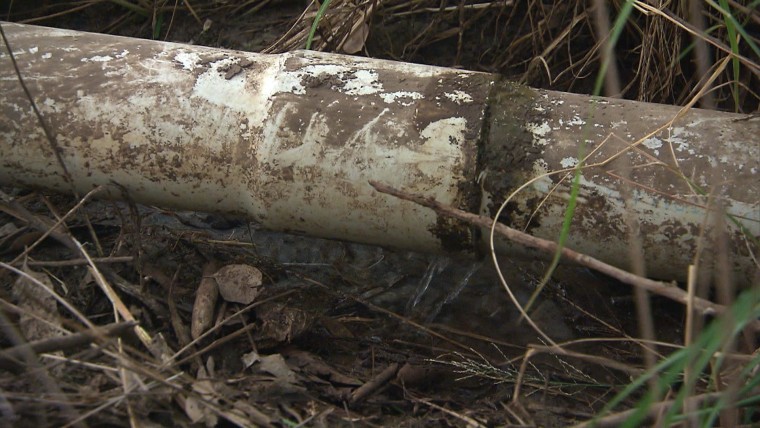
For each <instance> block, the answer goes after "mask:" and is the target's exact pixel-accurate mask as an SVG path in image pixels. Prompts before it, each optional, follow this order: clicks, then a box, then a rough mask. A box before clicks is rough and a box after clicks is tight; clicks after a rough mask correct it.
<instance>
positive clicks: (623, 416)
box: [574, 392, 724, 428]
mask: <svg viewBox="0 0 760 428" xmlns="http://www.w3.org/2000/svg"><path fill="white" fill-rule="evenodd" d="M723 394H724V392H710V393H708V394H701V395H695V396H693V397H689V398H687V399H686V401H687V402H688V403H689V404H690V405H692V406H694V408H704V407H705V406H706V405H708V404H709V403H714V402H715V401H716V400H719V399H720V398H721V396H722V395H723ZM673 404H676V400H668V401H661V402H659V403H654V404H650V405H649V409H648V410H647V414H646V417H647V418H653V417H654V416H655V415H657V414H658V413H660V412H666V411H667V410H668V409H670V407H671V406H673ZM638 411H639V409H637V408H636V409H630V410H626V411H623V412H619V413H613V414H611V415H608V416H605V417H603V418H599V419H592V420H590V421H586V422H582V423H580V424H578V425H575V426H574V428H586V427H592V426H593V427H616V426H620V425H621V424H622V423H623V422H625V421H627V420H628V419H629V418H630V417H631V416H632V415H633V414H634V413H636V412H638Z"/></svg>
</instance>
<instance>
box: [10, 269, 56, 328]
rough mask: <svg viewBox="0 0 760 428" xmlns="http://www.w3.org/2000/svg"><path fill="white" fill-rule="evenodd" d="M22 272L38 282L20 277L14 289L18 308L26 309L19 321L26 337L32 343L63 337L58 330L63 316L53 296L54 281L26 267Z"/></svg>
mask: <svg viewBox="0 0 760 428" xmlns="http://www.w3.org/2000/svg"><path fill="white" fill-rule="evenodd" d="M21 270H22V271H23V272H25V273H26V274H28V275H29V276H30V277H32V278H34V279H35V280H36V281H32V280H30V279H28V278H26V277H24V276H20V277H19V278H18V279H17V280H16V284H15V286H14V287H13V296H14V297H15V299H16V301H17V302H18V306H19V307H21V308H22V309H24V313H22V314H21V319H20V320H19V327H20V330H21V332H22V333H23V335H24V337H25V338H26V340H28V341H30V342H31V341H34V340H40V339H49V338H51V337H58V336H61V330H60V329H58V328H56V327H60V326H61V316H60V314H58V305H57V303H56V301H55V298H54V297H53V295H52V290H54V287H53V283H52V281H50V278H49V277H48V276H47V275H46V274H44V273H41V272H35V271H33V270H31V269H29V267H28V266H26V265H24V266H23V267H22V268H21ZM46 288H47V290H46ZM31 314H33V315H34V316H32V315H31Z"/></svg>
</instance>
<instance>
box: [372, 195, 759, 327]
mask: <svg viewBox="0 0 760 428" xmlns="http://www.w3.org/2000/svg"><path fill="white" fill-rule="evenodd" d="M369 184H370V185H371V186H372V187H374V188H375V190H377V191H378V192H381V193H387V194H389V195H392V196H395V197H397V198H400V199H403V200H407V201H411V202H414V203H416V204H419V205H422V206H424V207H427V208H430V209H433V210H435V211H436V212H437V213H439V214H442V215H445V216H448V217H453V218H456V219H459V220H462V221H465V222H467V223H470V224H473V225H476V226H480V227H483V228H489V229H490V228H491V226H492V225H493V223H494V221H493V219H491V218H489V217H485V216H480V215H477V214H472V213H469V212H466V211H462V210H460V209H457V208H454V207H450V206H448V205H444V204H442V203H440V202H438V201H436V200H435V199H432V198H426V197H423V196H420V195H413V194H411V193H407V192H405V191H403V190H398V189H395V188H393V187H390V186H388V185H385V184H382V183H378V182H376V181H370V182H369ZM495 230H496V232H497V233H498V234H500V235H502V236H504V237H505V238H507V239H509V240H511V241H514V242H517V243H519V244H522V245H525V246H527V247H531V248H536V249H538V250H541V251H544V252H546V253H549V254H554V253H555V252H556V251H557V244H556V243H555V242H553V241H549V240H546V239H541V238H537V237H535V236H531V235H529V234H527V233H524V232H520V231H519V230H516V229H513V228H511V227H509V226H506V225H504V224H501V223H496V224H495ZM561 254H562V257H563V258H565V259H566V260H570V261H573V262H575V263H577V264H579V265H581V266H585V267H587V268H590V269H594V270H596V271H598V272H601V273H603V274H605V275H608V276H610V277H613V278H615V279H617V280H618V281H620V282H622V283H624V284H628V285H632V286H634V287H641V288H643V289H645V290H647V291H649V292H652V293H654V294H657V295H660V296H663V297H667V298H669V299H671V300H674V301H676V302H679V303H681V304H684V305H685V304H687V303H688V301H689V298H688V295H687V293H686V292H685V291H683V290H681V289H680V288H678V287H677V286H674V285H671V284H668V283H665V282H660V281H654V280H651V279H649V278H644V277H641V276H637V275H634V274H632V273H630V272H626V271H624V270H622V269H620V268H616V267H614V266H612V265H609V264H607V263H604V262H602V261H601V260H598V259H595V258H593V257H591V256H588V255H586V254H582V253H579V252H577V251H573V250H571V249H569V248H566V247H565V248H562V252H561ZM693 303H694V309H696V310H698V311H699V312H701V313H702V314H703V315H713V314H722V313H724V312H726V309H727V308H726V307H725V306H724V305H720V304H717V303H713V302H711V301H709V300H706V299H702V298H698V297H697V298H694V301H693ZM749 325H750V326H751V327H752V328H754V329H755V330H760V321H753V322H751V323H750V324H749Z"/></svg>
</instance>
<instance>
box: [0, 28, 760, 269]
mask: <svg viewBox="0 0 760 428" xmlns="http://www.w3.org/2000/svg"><path fill="white" fill-rule="evenodd" d="M2 25H3V27H4V29H5V32H6V34H7V37H8V39H9V42H10V45H11V47H12V49H13V53H14V56H15V57H16V59H17V61H18V64H19V67H20V71H21V74H22V76H23V78H24V81H25V82H26V84H27V85H28V86H29V89H30V91H31V93H32V95H33V97H34V100H35V102H36V104H37V106H38V107H39V108H40V110H41V111H42V114H43V116H44V118H45V120H46V121H47V123H48V124H49V126H50V127H51V129H52V130H53V132H54V134H55V136H56V139H57V145H58V147H59V150H60V155H61V159H62V161H63V163H64V164H65V166H66V169H67V170H68V172H69V174H70V176H71V179H72V182H71V183H69V182H67V180H66V178H65V174H64V172H63V168H62V167H61V165H60V164H59V162H58V160H57V159H56V154H55V152H54V151H53V148H52V147H51V144H50V143H49V142H48V141H47V140H46V138H45V135H44V133H43V131H42V128H41V126H40V124H39V121H38V119H37V117H36V116H35V114H34V113H33V111H32V108H31V104H30V102H29V100H28V99H27V97H26V95H25V94H24V92H23V91H22V89H21V87H20V86H19V84H18V79H17V77H16V75H15V72H14V69H13V67H12V65H11V62H10V57H9V55H8V54H7V52H6V51H3V52H2V54H0V90H1V93H0V100H1V102H2V106H1V107H0V108H1V109H2V117H0V182H1V183H3V184H12V185H23V186H30V187H40V188H46V189H53V190H58V191H64V192H71V191H72V190H76V191H77V192H80V193H83V192H86V191H88V190H89V189H91V188H92V187H94V186H98V185H109V184H112V183H116V184H118V186H108V188H107V190H106V193H107V196H109V197H113V198H121V197H123V196H124V195H123V192H127V193H128V194H129V196H130V197H131V198H133V199H134V200H135V201H137V202H141V203H145V204H152V205H157V206H162V207H167V208H175V209H190V210H198V211H216V212H225V213H230V214H237V215H243V216H245V217H247V218H250V219H252V220H255V221H257V222H259V223H260V224H261V225H262V226H264V227H266V228H269V229H273V230H282V231H289V232H297V233H303V234H308V235H313V236H319V237H326V238H336V239H343V240H351V241H357V242H364V243H372V244H379V245H390V246H395V247H403V248H409V249H413V250H421V251H442V250H446V251H449V250H464V251H475V250H476V249H477V248H478V247H480V246H481V245H482V240H483V236H482V233H481V231H476V230H472V229H471V228H470V227H469V226H467V225H464V224H461V223H458V222H456V221H453V220H451V219H448V218H443V217H439V216H437V215H436V214H435V213H434V212H432V211H431V210H428V209H426V208H422V207H419V206H417V205H415V204H413V203H410V202H405V201H401V200H398V199H396V198H393V197H390V196H388V195H382V194H379V193H377V192H376V191H375V190H374V189H373V188H372V187H371V186H370V185H369V184H368V181H369V180H376V181H379V182H382V183H385V184H387V185H390V186H392V187H396V188H400V189H404V190H406V191H408V192H412V193H417V194H422V195H425V196H428V197H432V198H435V199H437V200H439V201H440V202H442V203H445V204H448V205H452V206H455V207H457V208H461V209H464V210H468V211H472V212H478V211H480V212H482V213H484V214H488V215H493V214H495V212H496V209H497V208H498V205H499V204H501V203H502V202H503V201H504V200H505V198H507V196H509V195H510V194H511V193H512V192H513V191H514V190H515V189H517V188H518V187H519V186H521V185H522V184H523V183H526V182H528V181H529V180H532V179H536V180H535V181H534V182H532V183H531V184H530V185H528V186H527V187H526V188H525V189H524V190H523V191H520V192H518V193H517V194H516V195H515V197H514V198H512V199H511V200H510V202H509V203H508V204H507V207H506V210H505V211H504V212H503V213H502V217H501V218H500V220H502V221H503V222H505V223H507V224H509V225H511V226H513V227H516V228H519V229H524V230H527V231H528V232H530V233H532V234H534V235H536V236H540V237H544V238H547V239H553V240H554V239H556V238H557V236H558V235H559V231H560V229H561V223H562V219H563V216H564V209H565V206H566V205H567V200H568V195H569V189H570V187H569V183H570V179H568V178H567V177H565V174H554V175H548V176H543V174H546V173H548V172H552V171H558V170H563V169H568V168H572V167H574V166H575V165H577V163H578V162H579V159H580V158H582V157H583V156H585V155H583V153H588V154H590V157H589V158H588V159H587V160H586V161H585V165H590V166H588V167H586V168H585V169H584V170H583V174H582V177H581V192H580V197H579V198H578V208H577V210H576V216H575V219H574V223H573V227H572V229H571V235H570V240H569V242H568V246H570V247H572V248H574V249H576V250H579V251H582V252H585V253H588V254H590V255H593V256H595V257H597V258H600V259H602V260H604V261H608V262H610V263H612V264H615V265H617V266H621V267H627V266H628V264H629V261H628V260H629V246H628V240H629V238H628V237H629V235H630V234H631V233H630V232H629V231H630V230H631V229H629V228H630V227H632V226H631V225H633V227H634V229H633V230H634V235H636V236H640V237H641V240H642V244H643V248H644V257H645V261H646V263H647V267H648V269H649V273H650V274H652V275H655V276H659V277H664V278H675V279H683V278H684V276H685V274H686V267H687V266H688V264H689V263H692V260H693V256H694V253H695V251H696V249H697V246H698V243H699V242H700V236H701V235H702V234H704V233H703V232H704V231H707V232H708V233H707V235H708V236H709V235H711V234H712V232H710V231H711V230H725V231H726V233H727V236H728V240H729V242H730V245H729V248H730V249H731V252H732V254H731V260H732V263H734V268H735V271H736V272H738V274H739V277H740V278H742V279H746V278H749V277H750V275H752V272H753V271H754V269H755V265H754V261H753V257H754V256H753V254H756V252H757V249H758V248H757V237H758V236H760V209H759V208H758V201H760V184H759V183H758V181H759V180H758V174H760V152H759V148H758V135H760V120H758V118H756V117H755V118H753V117H749V116H742V115H733V114H726V113H718V112H712V111H701V110H696V109H691V110H689V111H688V112H686V113H685V114H684V115H682V117H680V118H678V119H677V120H675V121H672V119H673V118H674V117H675V116H676V115H677V113H678V110H679V109H678V108H677V107H671V106H663V105H654V104H646V103H637V102H630V101H621V100H612V99H604V98H591V97H587V96H582V95H573V94H567V93H560V92H552V91H542V90H535V89H531V88H527V87H524V86H519V85H515V84H512V83H509V82H504V81H502V80H501V79H499V77H498V76H495V75H492V74H486V73H478V72H469V71H462V70H455V69H446V68H439V67H431V66H425V65H416V64H406V63H399V62H392V61H385V60H375V59H368V58H359V57H350V56H343V55H333V54H324V53H317V52H307V51H300V52H292V53H287V54H280V55H260V54H254V53H247V52H239V51H229V50H221V49H213V48H207V47H200V46H188V45H180V44H173V43H166V42H158V41H149V40H139V39H131V38H123V37H116V36H108V35H102V34H92V33H82V32H75V31H68V30H60V29H51V28H44V27H36V26H28V25H20V24H10V23H4V24H2ZM660 125H662V130H661V131H660V132H656V133H653V132H652V131H653V130H655V129H657V128H658V127H659V126H660ZM650 134H651V135H650ZM637 142H638V143H637ZM634 143H635V144H634ZM724 212H726V213H728V215H724V214H723V213H724ZM710 213H712V214H716V215H710ZM720 224H722V226H720ZM713 225H719V226H720V227H713ZM704 242H710V241H709V240H708V241H704ZM498 248H499V249H500V251H503V252H506V253H510V254H518V253H525V252H526V251H525V250H523V249H521V248H515V247H514V246H513V245H511V244H509V243H506V242H500V243H498ZM707 249H708V250H709V249H710V247H709V246H708V247H707Z"/></svg>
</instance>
